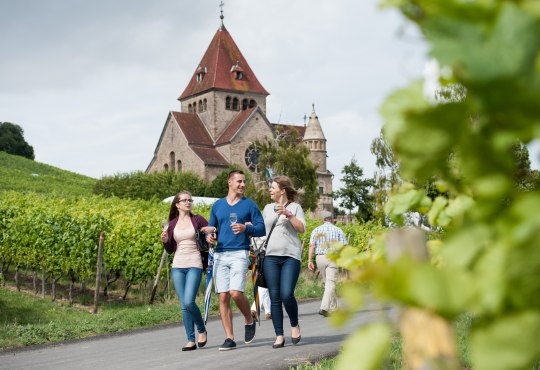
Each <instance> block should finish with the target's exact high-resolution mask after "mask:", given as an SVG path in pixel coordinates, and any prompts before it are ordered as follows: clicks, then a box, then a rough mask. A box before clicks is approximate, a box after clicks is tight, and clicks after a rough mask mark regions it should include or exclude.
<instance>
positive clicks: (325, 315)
mask: <svg viewBox="0 0 540 370" xmlns="http://www.w3.org/2000/svg"><path fill="white" fill-rule="evenodd" d="M319 315H322V316H324V317H328V315H329V313H328V311H325V310H319Z"/></svg>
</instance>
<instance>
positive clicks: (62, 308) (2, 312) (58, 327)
mask: <svg viewBox="0 0 540 370" xmlns="http://www.w3.org/2000/svg"><path fill="white" fill-rule="evenodd" d="M8 282H11V283H12V281H11V280H8ZM203 284H204V283H202V284H201V291H200V293H199V295H198V304H199V307H202V303H203V299H204V297H203V296H204V293H203V289H204V286H203ZM148 285H149V286H150V284H148ZM26 289H28V287H26ZM252 291H253V289H252V286H251V281H250V280H248V283H247V284H246V296H247V297H248V299H249V300H250V302H251V301H252V297H253V293H252ZM121 293H122V292H121V291H117V292H114V291H113V292H112V296H113V297H114V298H111V299H110V301H109V302H102V303H100V306H99V311H98V314H96V315H94V314H91V309H92V307H93V305H92V302H93V291H90V290H89V291H88V292H87V293H86V294H83V295H78V296H77V297H76V299H75V302H78V303H79V304H75V305H73V306H70V305H69V304H68V303H67V301H66V300H65V299H58V300H57V301H56V302H52V301H51V298H50V296H46V297H45V298H41V297H40V296H36V295H34V294H33V293H28V292H24V291H23V292H17V291H15V290H14V289H13V287H12V286H8V287H5V288H0V348H9V347H21V346H28V345H33V344H42V343H53V342H60V341H64V340H69V339H78V338H86V337H90V336H94V335H99V334H107V333H115V332H121V331H125V330H130V329H136V328H142V327H149V326H155V325H160V324H168V323H174V322H179V321H180V320H181V312H180V308H179V304H178V300H177V299H176V296H175V295H174V289H171V293H170V294H171V296H170V297H169V298H167V294H166V292H165V289H160V291H159V297H158V298H157V300H156V302H157V303H155V304H153V305H148V304H146V303H142V302H147V301H148V292H147V291H140V290H137V289H135V288H134V289H132V290H131V295H130V296H128V298H129V299H128V300H127V301H122V300H120V299H119V298H118V297H119V296H121ZM322 293H323V287H322V284H321V282H320V280H319V279H317V278H316V277H315V276H314V275H313V274H311V273H302V274H301V276H300V280H299V282H298V285H297V290H296V296H297V298H298V299H306V298H313V297H321V296H322ZM65 295H66V294H65V291H59V294H58V296H59V297H65ZM81 302H82V303H84V304H85V305H82V304H80V303H81ZM217 312H218V300H217V298H216V297H215V296H214V297H213V299H212V304H211V314H212V315H216V314H217Z"/></svg>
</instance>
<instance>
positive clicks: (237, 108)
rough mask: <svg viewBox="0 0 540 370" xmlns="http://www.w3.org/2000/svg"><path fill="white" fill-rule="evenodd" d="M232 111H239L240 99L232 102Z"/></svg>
mask: <svg viewBox="0 0 540 370" xmlns="http://www.w3.org/2000/svg"><path fill="white" fill-rule="evenodd" d="M232 110H239V107H238V98H234V99H233V101H232Z"/></svg>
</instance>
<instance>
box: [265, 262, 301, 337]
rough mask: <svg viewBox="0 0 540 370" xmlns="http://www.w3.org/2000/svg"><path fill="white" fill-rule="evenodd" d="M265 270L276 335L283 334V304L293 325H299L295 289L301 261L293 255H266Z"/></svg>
mask: <svg viewBox="0 0 540 370" xmlns="http://www.w3.org/2000/svg"><path fill="white" fill-rule="evenodd" d="M263 271H264V277H265V279H266V284H267V285H268V292H269V293H270V302H271V304H270V307H271V308H272V310H271V311H272V324H274V331H275V332H276V336H279V335H283V306H285V311H287V314H288V315H289V321H290V322H291V327H295V326H298V303H297V302H296V298H295V297H294V289H295V288H296V282H297V281H298V276H299V275H300V261H298V260H297V259H295V258H292V257H282V256H266V257H265V258H264V262H263ZM282 305H283V306H282Z"/></svg>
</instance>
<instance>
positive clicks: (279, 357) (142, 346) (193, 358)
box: [0, 301, 392, 370]
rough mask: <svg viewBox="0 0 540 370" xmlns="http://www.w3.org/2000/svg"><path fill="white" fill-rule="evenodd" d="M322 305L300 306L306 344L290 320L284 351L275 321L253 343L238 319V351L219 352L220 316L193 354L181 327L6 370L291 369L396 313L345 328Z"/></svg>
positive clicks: (42, 355)
mask: <svg viewBox="0 0 540 370" xmlns="http://www.w3.org/2000/svg"><path fill="white" fill-rule="evenodd" d="M319 305H320V301H310V302H304V303H301V304H300V305H299V311H300V328H301V331H302V340H301V341H300V343H299V344H298V345H292V343H291V339H290V329H289V323H288V318H287V317H285V320H284V328H285V335H286V343H285V347H284V348H279V349H273V348H272V344H273V343H274V340H275V335H274V331H273V326H272V322H271V321H270V320H268V321H267V320H264V319H263V320H262V322H261V325H260V326H259V325H257V334H256V336H255V339H254V340H253V342H252V343H251V344H245V343H244V342H243V338H244V326H243V325H244V322H243V317H242V316H241V315H239V314H235V316H234V330H235V336H236V343H237V348H236V349H235V350H231V351H219V350H218V348H219V346H220V345H221V344H222V343H223V341H224V340H225V336H224V332H223V328H222V326H221V321H220V320H219V318H216V319H213V320H210V321H209V322H208V325H207V330H208V343H207V344H206V346H205V347H204V348H201V349H197V350H195V351H190V352H182V351H181V350H180V349H181V347H182V346H183V345H184V344H185V343H186V339H185V332H184V328H183V327H181V326H180V325H177V326H171V327H165V328H155V329H150V330H143V331H136V332H130V333H126V334H121V335H112V336H105V337H95V338H92V339H87V340H81V341H75V342H69V343H61V344H55V345H49V346H39V347H35V348H32V347H30V348H25V349H22V350H12V351H3V352H0V369H69V370H73V369H76V370H98V369H226V368H234V369H235V370H241V369H250V370H252V369H288V368H289V367H290V366H294V365H296V364H299V363H302V362H306V361H310V360H311V361H313V360H317V359H320V358H322V357H328V356H332V355H335V354H336V353H337V352H338V351H339V348H340V345H341V343H342V341H343V339H344V338H345V337H346V336H347V335H348V334H350V333H351V332H352V331H354V329H355V328H357V327H359V326H361V325H363V324H365V323H367V322H371V321H374V320H376V319H381V318H385V317H388V315H389V314H391V313H392V312H391V311H390V310H388V309H384V308H382V307H380V306H371V307H370V308H367V309H365V310H363V311H360V312H358V313H357V314H356V315H355V316H354V317H353V318H352V320H350V321H349V322H348V323H347V324H346V325H345V326H344V327H341V328H336V327H333V326H331V325H330V323H329V321H328V319H327V318H325V317H323V316H320V315H319V314H318V310H319Z"/></svg>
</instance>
